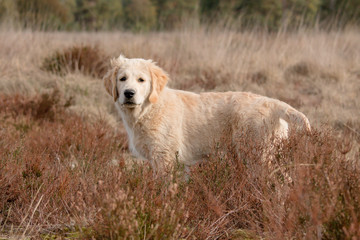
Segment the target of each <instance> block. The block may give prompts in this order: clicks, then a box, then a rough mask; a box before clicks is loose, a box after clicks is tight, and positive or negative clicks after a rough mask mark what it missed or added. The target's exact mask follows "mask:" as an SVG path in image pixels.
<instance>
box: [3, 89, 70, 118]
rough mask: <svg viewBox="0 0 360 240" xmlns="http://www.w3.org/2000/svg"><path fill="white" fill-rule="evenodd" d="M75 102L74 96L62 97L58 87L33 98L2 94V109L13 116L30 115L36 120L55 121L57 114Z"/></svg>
mask: <svg viewBox="0 0 360 240" xmlns="http://www.w3.org/2000/svg"><path fill="white" fill-rule="evenodd" d="M72 104H73V97H69V98H68V99H62V98H61V95H60V92H59V90H58V89H54V90H53V91H52V92H51V93H43V94H41V95H37V96H33V97H31V98H29V97H24V96H21V95H14V96H8V95H2V96H0V109H1V111H2V112H6V113H10V114H11V116H12V117H13V118H16V117H17V116H22V115H30V116H31V117H32V118H34V119H35V120H39V119H47V120H51V121H54V119H55V118H56V115H59V114H62V113H63V112H64V110H65V108H67V107H69V106H71V105H72Z"/></svg>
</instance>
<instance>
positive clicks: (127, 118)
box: [115, 102, 153, 129]
mask: <svg viewBox="0 0 360 240" xmlns="http://www.w3.org/2000/svg"><path fill="white" fill-rule="evenodd" d="M152 105H153V104H151V103H149V102H147V103H145V104H143V105H139V106H136V107H134V108H127V107H124V106H121V105H120V103H118V102H116V103H115V106H116V108H117V109H118V111H119V113H120V115H121V118H122V120H123V122H124V124H126V125H127V127H129V128H131V129H133V128H134V127H135V125H136V124H138V123H139V122H141V120H142V119H144V118H146V115H148V114H149V112H150V111H151V109H152V108H153V106H152Z"/></svg>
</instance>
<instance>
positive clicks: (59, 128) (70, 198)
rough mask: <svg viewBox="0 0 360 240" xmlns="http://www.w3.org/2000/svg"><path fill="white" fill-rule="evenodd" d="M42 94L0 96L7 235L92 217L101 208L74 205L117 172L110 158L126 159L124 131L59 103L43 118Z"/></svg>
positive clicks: (1, 189)
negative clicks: (124, 153) (70, 109)
mask: <svg viewBox="0 0 360 240" xmlns="http://www.w3.org/2000/svg"><path fill="white" fill-rule="evenodd" d="M43 98H44V97H41V96H35V97H33V98H30V99H27V98H26V97H23V96H19V95H17V96H14V97H11V96H10V97H9V96H6V97H4V96H1V99H2V100H5V99H6V100H5V101H1V103H2V104H4V105H5V104H6V106H5V107H4V105H3V106H2V107H1V108H0V121H1V128H0V159H1V162H0V169H1V171H0V225H1V227H0V229H1V231H5V232H6V233H7V234H11V233H12V234H19V233H20V234H22V233H23V234H24V235H25V236H32V235H33V234H36V235H37V236H39V235H38V234H39V233H49V232H56V231H61V230H63V229H65V228H67V227H68V228H69V229H72V228H73V226H74V222H75V223H78V221H80V220H81V221H83V219H86V218H89V219H90V218H91V216H92V215H91V214H95V212H96V210H93V209H91V208H86V207H87V206H85V208H76V207H75V206H78V205H79V203H81V201H82V197H81V196H82V195H81V194H84V195H85V196H84V198H85V197H87V195H86V193H87V192H88V190H87V188H88V187H89V186H91V187H92V186H95V185H96V183H97V182H98V181H99V179H102V178H106V176H107V175H108V174H109V169H113V170H112V171H117V168H118V167H117V166H113V165H111V164H109V163H110V162H111V160H113V159H117V161H116V163H117V165H119V166H121V163H122V157H121V153H122V151H123V149H124V147H126V141H125V138H124V136H123V135H119V134H118V133H116V132H114V130H113V129H112V128H111V127H110V126H108V125H107V124H106V123H105V122H103V121H101V120H98V121H94V122H87V121H85V120H84V119H82V118H81V117H79V116H76V115H74V114H71V113H69V112H67V111H66V110H65V109H64V105H60V104H58V102H57V101H52V103H53V104H54V105H52V106H51V108H50V109H53V110H52V111H53V112H54V113H56V114H53V115H52V117H51V118H47V117H44V118H41V119H39V118H38V114H36V113H37V112H38V111H36V110H37V109H41V106H42V100H41V99H43ZM50 98H51V97H50ZM59 98H60V99H61V97H59ZM34 99H35V100H34ZM37 99H40V100H39V101H37ZM26 106H31V108H30V109H31V111H30V114H28V111H27V110H26ZM33 109H34V111H33ZM45 116H47V115H45ZM83 216H85V217H86V218H82V217H83ZM83 223H84V225H85V224H86V222H83ZM11 229H13V230H12V232H11V231H10V230H11ZM68 231H70V230H68Z"/></svg>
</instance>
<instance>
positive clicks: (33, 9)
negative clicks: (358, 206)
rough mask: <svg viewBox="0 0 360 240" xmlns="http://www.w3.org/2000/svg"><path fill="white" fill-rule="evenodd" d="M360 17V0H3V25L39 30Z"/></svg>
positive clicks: (327, 22)
mask: <svg viewBox="0 0 360 240" xmlns="http://www.w3.org/2000/svg"><path fill="white" fill-rule="evenodd" d="M359 19H360V0H226V1H220V0H0V21H1V24H2V25H6V26H9V25H10V26H12V27H16V28H31V29H41V30H70V31H77V30H90V31H99V30H115V29H117V30H132V31H144V30H145V31H149V30H172V29H177V28H180V27H183V26H184V24H189V22H191V24H199V23H206V24H211V23H214V22H218V21H220V20H221V21H222V22H224V23H226V24H229V23H232V26H233V27H235V28H243V27H249V26H257V27H265V28H267V29H269V30H277V29H279V28H280V27H285V28H297V27H299V26H311V27H322V28H328V27H344V26H347V25H349V24H350V25H354V24H357V23H358V22H359Z"/></svg>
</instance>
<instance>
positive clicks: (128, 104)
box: [121, 101, 139, 108]
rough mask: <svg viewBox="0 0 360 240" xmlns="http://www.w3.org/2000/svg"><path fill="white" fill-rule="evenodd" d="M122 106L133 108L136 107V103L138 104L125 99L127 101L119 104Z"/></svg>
mask: <svg viewBox="0 0 360 240" xmlns="http://www.w3.org/2000/svg"><path fill="white" fill-rule="evenodd" d="M121 105H122V106H124V107H127V108H134V107H136V106H137V105H139V104H136V103H134V102H130V101H127V102H124V103H123V104H121Z"/></svg>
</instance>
